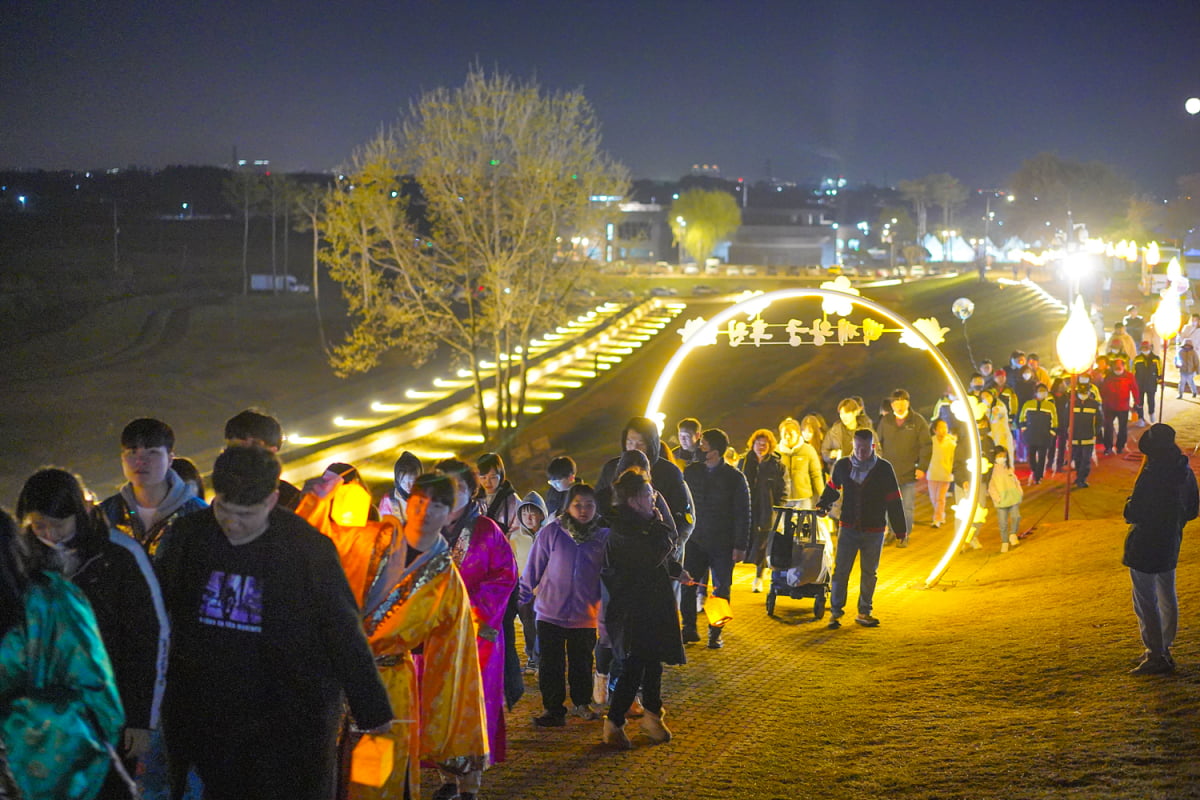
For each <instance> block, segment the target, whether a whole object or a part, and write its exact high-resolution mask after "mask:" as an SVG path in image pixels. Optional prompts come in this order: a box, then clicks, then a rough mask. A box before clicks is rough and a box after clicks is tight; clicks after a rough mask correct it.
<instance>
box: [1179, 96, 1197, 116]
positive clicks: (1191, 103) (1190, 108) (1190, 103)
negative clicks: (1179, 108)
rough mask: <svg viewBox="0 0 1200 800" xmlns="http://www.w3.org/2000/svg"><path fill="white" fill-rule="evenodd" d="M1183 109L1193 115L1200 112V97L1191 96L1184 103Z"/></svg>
mask: <svg viewBox="0 0 1200 800" xmlns="http://www.w3.org/2000/svg"><path fill="white" fill-rule="evenodd" d="M1183 110H1184V111H1186V112H1188V113H1189V114H1191V115H1192V116H1195V115H1196V114H1200V97H1189V98H1188V99H1187V101H1186V102H1184V104H1183Z"/></svg>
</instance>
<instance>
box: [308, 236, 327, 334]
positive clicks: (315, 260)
mask: <svg viewBox="0 0 1200 800" xmlns="http://www.w3.org/2000/svg"><path fill="white" fill-rule="evenodd" d="M319 221H320V219H319V217H318V215H317V214H315V213H314V214H313V215H312V229H313V252H312V264H313V270H312V294H313V306H314V307H315V308H316V310H317V335H318V336H319V337H320V340H321V352H322V353H328V352H329V342H328V341H327V340H326V339H325V321H324V320H323V319H322V318H321V273H320V272H319V270H318V266H319V265H320V263H321V261H320V258H319V257H318V254H319V253H320V240H321V236H320V232H319V231H318V230H317V225H318V223H319Z"/></svg>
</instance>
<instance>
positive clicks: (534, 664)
mask: <svg viewBox="0 0 1200 800" xmlns="http://www.w3.org/2000/svg"><path fill="white" fill-rule="evenodd" d="M537 673H538V660H537V656H530V657H529V660H528V661H526V662H525V674H526V675H537Z"/></svg>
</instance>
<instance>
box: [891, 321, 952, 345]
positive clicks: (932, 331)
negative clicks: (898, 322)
mask: <svg viewBox="0 0 1200 800" xmlns="http://www.w3.org/2000/svg"><path fill="white" fill-rule="evenodd" d="M913 327H914V328H916V329H917V330H918V331H920V332H921V333H922V334H923V335H924V336H925V338H926V339H928V340H929V341H930V342H931V343H932V344H933V346H934V347H937V346H938V345H939V344H941V343H942V342H944V341H946V334H947V333H949V331H950V329H949V328H943V327H942V326H941V325H940V324H938V321H937V317H922V318H921V319H919V320H917V321H916V322H914V323H913ZM900 341H901V342H902V343H904V344H906V345H908V346H909V347H911V348H913V349H914V350H928V349H929V348H928V346H927V345H926V344H925V342H923V341H921V339H920V338H919V337H917V336H914V335H913V334H912V332H911V331H905V332H904V333H902V334H900Z"/></svg>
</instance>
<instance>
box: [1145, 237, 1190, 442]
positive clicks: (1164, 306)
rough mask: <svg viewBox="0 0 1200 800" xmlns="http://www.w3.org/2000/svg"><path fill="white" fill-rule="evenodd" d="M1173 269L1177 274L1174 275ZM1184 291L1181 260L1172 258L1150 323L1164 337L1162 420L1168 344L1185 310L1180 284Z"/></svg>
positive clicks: (1159, 406)
mask: <svg viewBox="0 0 1200 800" xmlns="http://www.w3.org/2000/svg"><path fill="white" fill-rule="evenodd" d="M1172 270H1174V272H1175V274H1174V275H1172V274H1171V273H1172ZM1181 283H1182V288H1183V290H1184V291H1186V290H1187V282H1186V281H1184V279H1183V275H1182V270H1181V269H1180V268H1179V262H1178V261H1176V260H1175V259H1171V263H1170V264H1168V265H1167V288H1166V289H1164V290H1163V293H1162V300H1160V301H1158V308H1156V309H1154V314H1153V315H1151V317H1150V324H1151V325H1153V326H1154V330H1155V331H1156V332H1157V333H1158V335H1159V336H1161V337H1162V342H1163V360H1162V363H1163V366H1162V377H1161V379H1160V380H1161V381H1162V384H1161V385H1160V386H1159V387H1158V388H1159V397H1158V421H1159V422H1162V412H1163V402H1164V400H1166V395H1167V350H1168V345H1169V343H1170V341H1171V339H1173V338H1174V337H1175V334H1177V333H1179V327H1180V317H1181V316H1182V315H1183V310H1182V309H1181V308H1180V307H1179V296H1180V294H1182V292H1180V291H1179V289H1180V284H1181Z"/></svg>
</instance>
